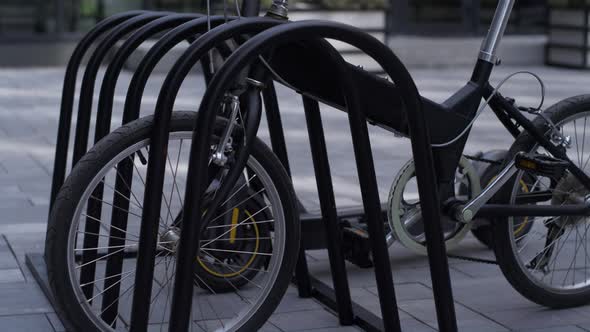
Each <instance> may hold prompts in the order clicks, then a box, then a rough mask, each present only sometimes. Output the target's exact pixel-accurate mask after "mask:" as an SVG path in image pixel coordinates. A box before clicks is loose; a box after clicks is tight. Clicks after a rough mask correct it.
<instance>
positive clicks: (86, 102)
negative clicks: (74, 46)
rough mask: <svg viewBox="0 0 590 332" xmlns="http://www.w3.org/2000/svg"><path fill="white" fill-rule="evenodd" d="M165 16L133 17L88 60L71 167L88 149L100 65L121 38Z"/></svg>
mask: <svg viewBox="0 0 590 332" xmlns="http://www.w3.org/2000/svg"><path fill="white" fill-rule="evenodd" d="M165 15H168V14H165V13H157V12H153V13H146V14H142V15H139V16H137V17H133V18H131V19H129V20H127V21H125V22H124V23H122V24H120V25H118V26H117V27H115V28H114V29H113V30H111V31H110V32H109V34H108V35H107V36H106V37H105V39H104V40H103V41H102V42H101V43H100V44H99V45H98V46H97V48H96V50H95V51H94V53H93V54H92V57H91V58H90V60H88V64H87V65H86V71H85V72H84V77H83V79H82V87H81V89H80V101H79V104H78V118H77V122H76V136H75V142H74V156H73V161H72V166H74V165H75V164H76V163H77V162H78V160H80V158H82V156H83V155H84V154H85V153H86V150H87V149H88V136H89V135H88V134H89V133H88V132H89V128H90V117H91V110H92V99H93V96H94V85H95V83H96V77H97V75H98V70H99V68H100V65H101V63H102V62H103V60H104V59H105V57H106V55H107V53H108V52H109V50H110V49H111V48H112V47H113V46H115V44H116V43H117V42H118V41H119V40H120V39H121V38H123V37H124V36H125V35H127V34H128V33H130V32H132V31H134V30H135V29H137V28H140V27H141V26H142V25H144V24H147V23H149V22H151V21H153V20H155V19H158V18H160V17H162V16H165Z"/></svg>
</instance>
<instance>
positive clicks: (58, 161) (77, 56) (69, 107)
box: [49, 10, 146, 213]
mask: <svg viewBox="0 0 590 332" xmlns="http://www.w3.org/2000/svg"><path fill="white" fill-rule="evenodd" d="M143 13H146V11H143V10H137V11H130V12H125V13H121V14H117V15H113V16H111V17H109V18H107V19H105V20H103V21H101V22H100V23H99V24H98V25H96V26H95V27H94V28H93V29H92V30H90V32H88V33H87V34H86V35H85V36H84V38H82V40H81V41H80V42H79V43H78V45H77V46H76V49H75V50H74V52H73V53H72V56H71V57H70V61H69V62H68V65H67V68H66V74H65V77H64V83H63V89H62V96H61V108H60V113H59V125H58V129H57V142H56V147H55V159H54V161H53V179H52V182H51V196H50V199H49V213H51V208H52V206H53V202H54V201H55V197H56V196H57V193H58V192H59V189H60V188H61V186H62V184H63V182H64V180H65V175H66V166H67V162H68V161H67V158H68V145H69V144H68V142H69V140H70V128H71V125H72V111H73V108H74V94H75V92H76V78H77V76H78V69H79V68H80V64H81V63H82V59H83V58H84V55H85V54H86V51H88V49H89V48H90V46H92V44H93V43H94V42H95V41H96V40H97V39H98V38H99V37H100V36H101V35H102V34H103V33H104V32H105V31H108V30H110V29H111V28H113V27H114V26H116V25H118V24H121V22H124V21H126V20H128V19H130V18H132V17H135V16H137V15H140V14H143Z"/></svg>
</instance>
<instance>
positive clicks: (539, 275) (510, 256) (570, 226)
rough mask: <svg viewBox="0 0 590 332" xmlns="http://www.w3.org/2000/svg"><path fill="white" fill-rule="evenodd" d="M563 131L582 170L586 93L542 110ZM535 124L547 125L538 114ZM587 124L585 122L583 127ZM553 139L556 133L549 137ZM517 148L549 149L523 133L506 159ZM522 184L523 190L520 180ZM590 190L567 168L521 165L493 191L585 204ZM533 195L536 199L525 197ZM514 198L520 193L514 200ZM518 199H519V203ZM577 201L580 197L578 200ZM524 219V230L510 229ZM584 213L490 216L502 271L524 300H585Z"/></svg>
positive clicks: (589, 101) (588, 148)
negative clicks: (547, 171) (557, 171)
mask: <svg viewBox="0 0 590 332" xmlns="http://www.w3.org/2000/svg"><path fill="white" fill-rule="evenodd" d="M545 114H546V116H548V117H549V118H550V119H551V121H552V122H553V123H554V124H555V125H557V126H558V128H559V130H560V132H561V134H562V135H564V136H565V137H569V138H570V139H571V143H570V144H569V147H567V148H566V152H567V154H568V157H569V158H570V159H571V160H572V161H574V162H575V163H576V164H577V165H578V167H580V168H581V169H582V170H584V171H586V172H587V171H588V170H589V166H590V163H588V160H589V157H590V141H589V142H586V135H590V95H587V96H578V97H573V98H569V99H566V100H564V101H561V102H559V103H557V104H555V105H554V106H552V107H550V108H549V109H548V110H547V111H545ZM535 124H536V125H537V126H538V128H539V129H541V130H547V129H548V127H547V126H546V124H545V122H544V121H543V120H542V119H541V118H538V119H536V120H535ZM587 127H588V128H587ZM553 139H554V141H555V140H556V139H558V137H553ZM519 152H526V153H536V154H540V155H549V153H548V152H547V151H545V149H543V148H542V147H540V146H539V145H538V144H537V143H536V141H535V140H534V139H533V138H532V137H531V136H530V135H528V134H526V133H525V134H522V135H521V136H519V137H518V139H517V140H516V141H515V143H514V144H513V146H512V147H511V149H510V152H509V156H511V158H510V159H512V158H514V156H515V155H516V154H517V153H519ZM523 183H524V184H526V188H527V192H525V193H523V190H522V186H523ZM589 194H590V191H588V190H587V189H586V188H584V186H583V185H581V184H580V182H579V181H578V180H577V179H576V178H575V177H574V176H573V175H572V174H571V173H569V172H568V171H566V172H565V173H564V174H563V175H562V176H560V177H559V178H552V177H547V176H543V175H539V174H535V173H533V172H530V171H524V170H520V171H518V173H517V174H516V177H515V179H514V181H512V182H511V185H506V186H504V188H503V189H502V190H501V191H500V192H499V193H498V195H497V196H498V198H499V200H500V201H501V202H503V203H508V204H539V205H562V204H585V203H584V202H585V201H586V200H587V199H588V197H590V196H589ZM534 196H537V197H538V199H536V200H535V202H534V203H533V202H530V201H525V198H526V197H528V198H532V197H534ZM519 199H521V200H520V201H519ZM519 202H520V203H519ZM580 202H581V203H580ZM523 222H525V223H527V224H529V225H527V226H526V227H527V228H530V229H529V231H528V232H526V233H524V234H520V233H516V232H515V231H514V229H515V225H518V224H522V223H523ZM589 229H590V219H589V218H588V217H587V216H575V217H569V216H557V217H535V216H522V217H510V218H506V219H499V220H495V222H494V223H493V232H494V236H493V240H494V250H495V253H496V257H497V260H498V264H499V265H500V267H501V269H502V272H503V273H504V275H505V276H506V278H507V279H508V281H509V282H510V283H511V284H512V286H513V287H514V288H515V289H516V290H517V291H519V292H520V293H521V294H522V295H524V296H525V297H526V298H528V299H529V300H531V301H533V302H536V303H538V304H541V305H544V306H547V307H555V308H561V307H572V306H578V305H583V304H586V303H589V302H590V254H589V252H588V247H590V243H589V242H590V241H589V239H588V235H590V232H589Z"/></svg>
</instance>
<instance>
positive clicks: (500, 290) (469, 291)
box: [452, 275, 538, 313]
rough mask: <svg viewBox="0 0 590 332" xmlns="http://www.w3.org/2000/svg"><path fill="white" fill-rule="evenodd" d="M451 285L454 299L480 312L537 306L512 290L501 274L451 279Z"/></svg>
mask: <svg viewBox="0 0 590 332" xmlns="http://www.w3.org/2000/svg"><path fill="white" fill-rule="evenodd" d="M452 285H453V295H454V297H455V301H457V302H459V303H461V304H463V305H465V306H468V307H469V308H471V309H473V310H475V311H478V312H481V313H488V312H494V311H506V310H511V309H522V308H538V305H536V304H534V303H532V302H530V301H529V300H527V299H526V298H524V297H523V296H522V295H520V293H518V292H517V291H516V290H514V288H512V286H511V285H510V284H509V283H508V281H506V279H505V278H504V276H502V275H497V276H496V277H490V278H480V279H473V280H462V281H460V282H456V281H454V280H453V281H452Z"/></svg>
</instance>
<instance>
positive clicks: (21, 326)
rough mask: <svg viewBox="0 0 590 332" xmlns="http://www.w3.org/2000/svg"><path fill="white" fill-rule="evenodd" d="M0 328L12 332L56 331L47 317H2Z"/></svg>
mask: <svg viewBox="0 0 590 332" xmlns="http://www.w3.org/2000/svg"><path fill="white" fill-rule="evenodd" d="M0 326H3V327H4V328H5V329H6V330H5V331H11V332H48V331H54V330H53V327H52V326H51V324H50V323H49V320H48V319H47V317H45V315H18V316H0ZM4 328H3V329H4Z"/></svg>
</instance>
